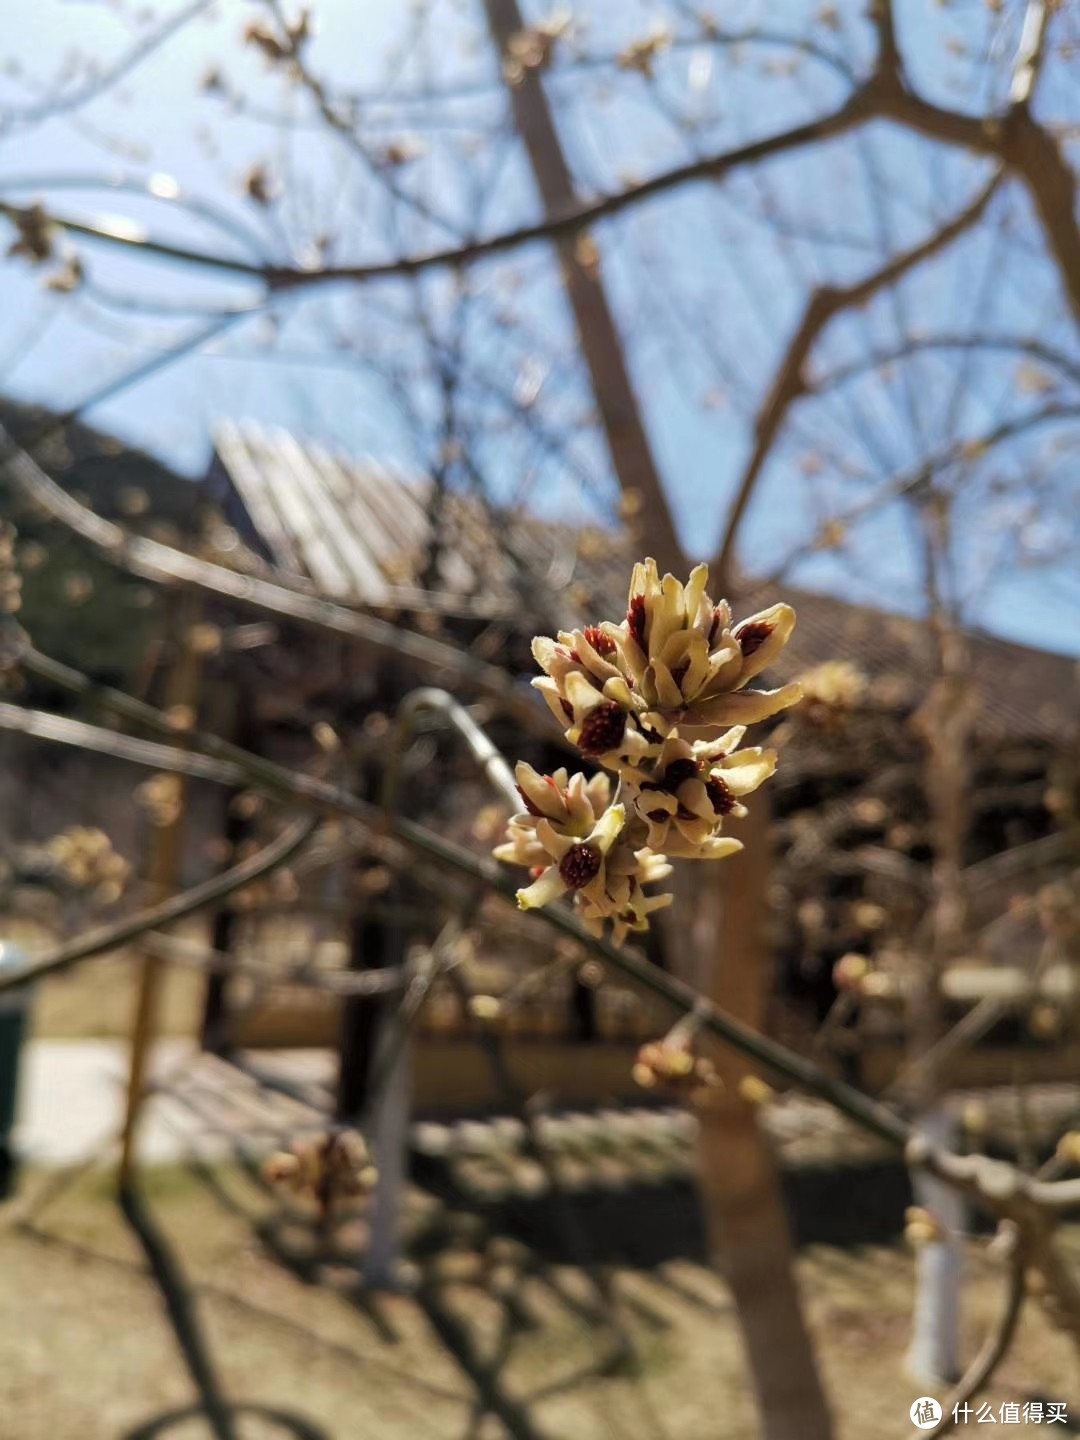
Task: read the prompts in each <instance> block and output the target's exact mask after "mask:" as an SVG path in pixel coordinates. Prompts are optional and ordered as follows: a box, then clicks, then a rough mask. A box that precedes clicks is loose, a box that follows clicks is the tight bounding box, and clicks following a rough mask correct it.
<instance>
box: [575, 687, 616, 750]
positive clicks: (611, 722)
mask: <svg viewBox="0 0 1080 1440" xmlns="http://www.w3.org/2000/svg"><path fill="white" fill-rule="evenodd" d="M625 734H626V711H625V710H623V709H622V708H621V706H619V705H616V703H615V701H614V700H605V701H604V703H603V704H602V705H597V706H596V707H595V708H594V709H592V710H590V711H589V713H588V715H586V716H585V719H584V720H583V721H582V722H581V734H580V735H579V737H578V742H577V743H578V749H579V750H580V751H581V752H582V754H584V755H603V754H605V753H606V752H607V751H608V750H614V749H615V747H616V746H617V745H619V744H620V743H621V741H622V738H623V736H624V735H625Z"/></svg>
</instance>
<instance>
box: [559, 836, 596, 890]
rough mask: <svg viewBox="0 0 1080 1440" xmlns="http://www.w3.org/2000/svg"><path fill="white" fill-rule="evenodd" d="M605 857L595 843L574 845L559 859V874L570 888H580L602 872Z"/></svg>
mask: <svg viewBox="0 0 1080 1440" xmlns="http://www.w3.org/2000/svg"><path fill="white" fill-rule="evenodd" d="M603 863H604V857H603V855H601V853H600V851H599V850H598V849H597V847H596V846H595V845H574V846H572V847H571V848H570V849H569V850H568V851H567V852H566V854H565V855H564V856H563V858H562V859H561V860H560V861H559V874H560V875H561V876H562V878H563V883H564V884H565V886H566V888H567V889H568V890H580V889H581V888H582V886H584V885H588V883H589V881H590V880H593V879H595V878H596V876H597V875H598V874H599V873H600V866H601V865H602V864H603Z"/></svg>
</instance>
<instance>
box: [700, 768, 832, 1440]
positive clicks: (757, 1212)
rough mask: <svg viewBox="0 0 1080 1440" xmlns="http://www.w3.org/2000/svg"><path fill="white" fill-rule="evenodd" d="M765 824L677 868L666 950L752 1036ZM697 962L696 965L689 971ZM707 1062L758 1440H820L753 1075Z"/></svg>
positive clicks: (729, 1059)
mask: <svg viewBox="0 0 1080 1440" xmlns="http://www.w3.org/2000/svg"><path fill="white" fill-rule="evenodd" d="M768 828H769V813H768V803H767V801H766V799H765V796H764V792H762V791H758V792H757V794H756V795H755V796H754V806H753V808H752V809H751V811H750V814H749V815H748V816H747V818H746V819H745V820H743V821H742V822H741V825H740V829H739V837H740V839H742V840H743V842H744V844H745V846H746V848H745V849H744V850H743V851H742V853H741V854H739V855H735V856H733V857H732V858H731V859H729V860H723V861H721V862H719V864H717V865H716V866H712V865H709V864H705V863H703V864H700V865H697V866H686V867H684V870H685V871H687V872H689V876H690V881H691V884H692V885H694V887H695V888H694V890H693V891H692V892H691V893H688V894H687V897H686V904H687V906H688V908H689V907H690V906H692V909H693V918H692V920H691V923H690V927H689V933H688V932H687V929H686V928H683V929H681V930H679V931H675V932H674V934H673V936H672V938H673V939H675V940H676V945H678V941H679V938H680V937H681V939H682V942H683V947H684V953H680V951H679V949H678V948H676V950H675V953H674V955H673V964H672V968H673V969H676V970H678V971H679V973H681V974H682V976H683V978H685V979H687V980H689V981H690V983H692V984H694V985H696V986H697V987H698V988H699V989H701V990H702V991H703V992H704V993H705V994H706V995H708V996H709V998H710V999H712V1000H715V1001H716V1002H717V1003H718V1004H720V1005H722V1006H723V1007H724V1009H725V1010H727V1011H728V1012H729V1013H730V1014H732V1015H735V1016H737V1017H738V1018H739V1019H740V1020H744V1021H745V1022H746V1023H747V1024H750V1025H753V1026H754V1027H755V1028H758V1029H760V1028H761V1026H762V1022H763V1020H764V1014H765V999H766V994H767V989H768V966H767V958H768V957H767V952H766V948H765V944H764V938H763V934H762V929H763V922H764V917H765V906H766V894H765V892H766V883H767V879H768V873H769V856H768ZM672 928H673V930H674V927H672ZM718 936H720V937H721V944H722V950H721V951H720V953H719V956H718V942H717V937H718ZM687 941H688V942H689V943H688V944H687V943H686V942H687ZM695 957H701V958H700V960H697V961H696V963H695ZM710 1055H711V1057H712V1058H713V1060H714V1061H715V1063H716V1066H717V1069H718V1070H719V1072H720V1076H721V1078H722V1080H723V1082H724V1089H723V1092H722V1093H721V1094H720V1096H719V1098H718V1099H717V1100H715V1101H710V1103H709V1104H708V1105H707V1106H704V1107H702V1108H701V1110H700V1112H699V1116H700V1122H701V1138H700V1142H699V1144H700V1172H701V1180H700V1183H701V1194H702V1201H703V1204H704V1209H705V1222H706V1231H707V1235H708V1241H709V1248H710V1252H711V1254H712V1256H713V1257H714V1260H715V1263H716V1265H717V1267H718V1269H719V1270H720V1271H721V1273H722V1274H723V1275H724V1276H725V1278H726V1279H727V1281H728V1284H729V1285H730V1286H731V1291H732V1295H733V1297H734V1300H735V1304H736V1307H737V1310H738V1315H739V1324H740V1326H741V1327H742V1332H743V1341H744V1344H745V1346H746V1353H747V1359H748V1361H749V1365H750V1373H751V1377H752V1381H753V1385H754V1390H755V1394H756V1398H757V1403H758V1407H759V1410H760V1413H761V1434H762V1436H763V1437H764V1440H828V1437H829V1436H830V1435H831V1434H832V1422H831V1419H830V1416H829V1407H828V1402H827V1400H826V1397H825V1394H824V1391H823V1390H822V1386H821V1381H820V1378H819V1376H818V1373H817V1366H816V1363H815V1359H814V1351H813V1346H812V1344H811V1340H810V1336H809V1334H808V1332H807V1329H806V1326H805V1323H804V1320H803V1315H802V1308H801V1304H800V1300H799V1292H798V1287H797V1284H796V1280H795V1275H794V1269H793V1260H794V1257H793V1253H792V1244H791V1236H790V1232H789V1228H788V1222H787V1216H786V1214H785V1213H784V1206H783V1200H782V1197H781V1192H780V1184H779V1176H778V1174H777V1169H776V1165H775V1162H774V1160H773V1156H772V1153H771V1151H770V1149H769V1145H768V1142H767V1140H766V1138H765V1136H764V1135H763V1134H762V1132H761V1130H760V1128H759V1126H758V1120H757V1113H756V1110H755V1107H753V1106H752V1105H750V1104H748V1103H747V1102H746V1101H745V1100H743V1099H742V1098H741V1096H740V1095H739V1082H740V1081H741V1080H742V1079H743V1077H744V1076H746V1075H748V1074H750V1073H751V1072H752V1067H751V1066H749V1065H748V1064H747V1063H746V1062H745V1061H744V1060H743V1059H741V1058H740V1057H739V1056H738V1055H736V1053H735V1052H734V1051H733V1050H729V1049H727V1048H726V1047H720V1046H717V1047H716V1048H715V1049H714V1050H710Z"/></svg>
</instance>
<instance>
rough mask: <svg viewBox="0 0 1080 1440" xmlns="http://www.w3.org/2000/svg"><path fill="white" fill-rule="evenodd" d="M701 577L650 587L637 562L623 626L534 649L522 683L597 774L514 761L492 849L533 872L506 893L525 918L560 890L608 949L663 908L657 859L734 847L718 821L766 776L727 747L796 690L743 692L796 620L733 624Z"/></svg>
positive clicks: (773, 611)
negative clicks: (533, 667) (607, 935)
mask: <svg viewBox="0 0 1080 1440" xmlns="http://www.w3.org/2000/svg"><path fill="white" fill-rule="evenodd" d="M708 578H709V571H708V566H706V565H698V566H697V567H696V568H695V569H694V570H693V572H692V573H691V575H690V578H689V580H688V581H687V582H686V583H685V584H683V583H682V582H680V581H679V580H676V579H675V577H674V576H673V575H665V576H664V577H663V578H662V579H661V577H660V575H659V574H658V572H657V568H656V562H655V561H654V560H646V561H644V562H643V563H642V564H638V565H635V567H634V573H633V576H632V578H631V582H630V594H629V597H628V603H627V611H626V618H625V619H624V620H623V621H622V623H621V624H613V623H611V622H605V623H603V624H600V625H589V626H586V627H585V628H584V629H581V630H572V631H562V632H560V634H559V635H558V637H557V638H556V639H554V640H553V639H550V638H549V637H547V636H538V637H537V638H536V639H535V640H534V641H533V655H534V657H535V658H536V661H537V663H538V664H539V666H540V668H541V670H542V671H543V672H544V673H543V675H542V676H540V677H538V678H537V679H535V680H534V681H533V684H534V685H535V686H536V688H537V689H538V690H539V691H540V693H541V694H542V695H543V697H544V699H545V700H546V702H547V704H548V705H549V707H550V708H551V711H552V713H553V714H554V715H555V717H556V718H557V719H558V721H559V723H560V724H561V725H562V726H563V727H564V730H565V733H566V738H567V740H568V741H569V742H570V743H571V744H572V745H575V746H576V747H577V749H578V750H580V751H581V753H582V755H584V756H585V757H586V758H587V759H588V760H590V761H592V762H594V763H595V764H597V765H599V766H600V767H602V768H601V769H600V771H599V772H598V773H597V774H595V775H593V776H592V778H591V779H586V777H585V776H584V775H582V774H576V775H573V776H570V775H568V774H567V772H566V771H565V770H558V771H556V772H555V774H553V775H540V774H538V773H537V771H535V770H534V769H533V768H532V767H531V766H529V765H526V764H524V763H521V764H519V765H518V767H517V772H516V774H517V782H518V789H519V793H520V795H521V798H522V802H523V804H524V807H525V808H524V811H523V812H522V813H521V814H518V815H515V816H514V817H513V818H512V820H511V821H510V824H509V828H508V831H507V837H506V842H505V843H504V844H502V845H500V846H499V847H498V848H497V849H496V850H495V852H494V853H495V855H496V857H497V858H498V859H500V860H506V861H509V862H511V863H512V864H517V865H522V866H527V867H528V868H529V869H530V870H531V871H532V873H533V883H532V884H531V885H528V886H526V887H525V888H523V889H521V890H519V891H518V904H519V905H520V906H521V907H522V909H532V908H534V907H536V906H539V905H546V904H549V903H550V902H551V901H552V900H555V899H557V898H558V897H559V896H561V895H564V894H570V895H572V897H573V901H574V904H575V906H576V908H577V909H578V910H579V911H580V913H581V915H582V918H583V920H584V921H585V923H586V925H587V926H588V927H589V929H590V930H592V931H593V932H594V933H597V934H599V933H600V932H601V930H602V928H603V924H604V921H605V920H608V919H610V920H611V921H612V922H613V925H614V938H615V941H616V943H617V944H618V943H621V942H622V940H623V938H624V937H625V935H626V933H627V932H628V931H642V930H646V929H648V925H649V916H650V915H651V914H652V912H653V911H655V910H658V909H660V908H661V907H663V906H665V905H669V904H670V903H671V899H672V897H671V895H669V894H660V895H649V896H646V895H645V893H644V887H645V886H646V885H648V884H651V883H654V882H656V881H658V880H663V879H665V878H666V877H667V876H668V875H670V873H671V866H670V865H669V864H668V857H669V856H670V857H672V858H679V859H689V860H718V859H721V858H723V857H724V856H725V855H730V854H732V853H734V852H735V851H736V850H739V849H741V845H740V842H739V841H738V840H735V839H733V838H732V837H730V836H728V835H725V834H722V833H721V832H722V829H723V824H724V821H725V820H726V819H728V818H729V817H732V818H736V819H737V818H739V817H741V816H743V815H745V814H746V807H745V806H744V804H743V800H744V798H745V797H746V796H747V795H749V794H750V793H751V791H753V790H756V789H757V787H758V786H759V785H760V784H761V783H762V781H764V780H766V779H768V777H769V776H770V775H771V774H772V772H773V770H774V769H775V768H776V755H775V753H774V752H773V751H771V750H762V749H760V748H759V747H756V746H755V747H746V748H740V746H741V743H742V740H743V737H744V735H745V734H746V727H747V726H748V725H751V724H754V723H755V722H757V721H760V720H765V719H768V718H769V717H770V716H772V715H775V714H776V713H777V712H778V711H780V710H782V709H784V708H786V707H787V706H789V705H792V704H794V703H795V702H796V701H797V700H798V699H799V698H800V693H801V692H800V689H799V686H798V685H797V684H792V685H785V686H783V687H781V688H780V689H778V690H758V689H750V688H748V687H749V682H750V681H751V680H753V679H755V678H756V677H757V676H758V675H759V674H760V673H761V672H762V671H763V670H764V669H766V667H767V666H768V665H770V664H771V663H772V662H773V660H774V659H775V658H776V656H777V655H778V654H779V652H780V651H781V650H782V649H783V647H784V645H785V644H786V643H787V641H788V638H789V637H790V635H791V632H792V629H793V627H794V624H795V612H794V611H793V610H792V608H791V606H790V605H782V604H780V605H773V606H771V607H770V608H769V609H767V610H763V611H761V612H760V613H759V614H757V615H752V616H750V617H749V619H746V620H743V621H741V622H740V623H738V624H736V623H734V621H733V618H732V614H731V607H730V606H729V605H728V603H727V601H726V600H722V601H720V603H719V604H714V603H713V601H712V600H711V599H710V597H709V596H708V594H707V593H706V589H705V587H706V585H707V584H708ZM684 729H685V730H691V731H694V732H696V735H695V738H690V737H689V736H688V735H684V734H683V733H682V730H684ZM703 732H704V733H703ZM608 771H610V772H612V774H614V775H615V776H616V777H617V780H618V784H617V788H616V787H615V786H613V784H612V780H611V776H610V775H609V774H607V773H605V772H608Z"/></svg>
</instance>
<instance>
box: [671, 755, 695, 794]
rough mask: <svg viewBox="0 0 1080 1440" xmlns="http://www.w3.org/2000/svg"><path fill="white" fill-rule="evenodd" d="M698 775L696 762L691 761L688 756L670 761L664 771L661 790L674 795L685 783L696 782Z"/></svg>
mask: <svg viewBox="0 0 1080 1440" xmlns="http://www.w3.org/2000/svg"><path fill="white" fill-rule="evenodd" d="M698 773H699V771H698V763H697V761H696V760H691V759H690V757H689V756H684V757H683V758H682V759H680V760H672V762H671V764H670V765H669V766H668V767H667V769H666V770H665V771H664V779H663V788H664V789H665V790H670V791H672V793H674V792H675V791H676V790H678V788H679V786H680V785H682V784H684V782H685V781H687V780H696V779H697V777H698Z"/></svg>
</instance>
